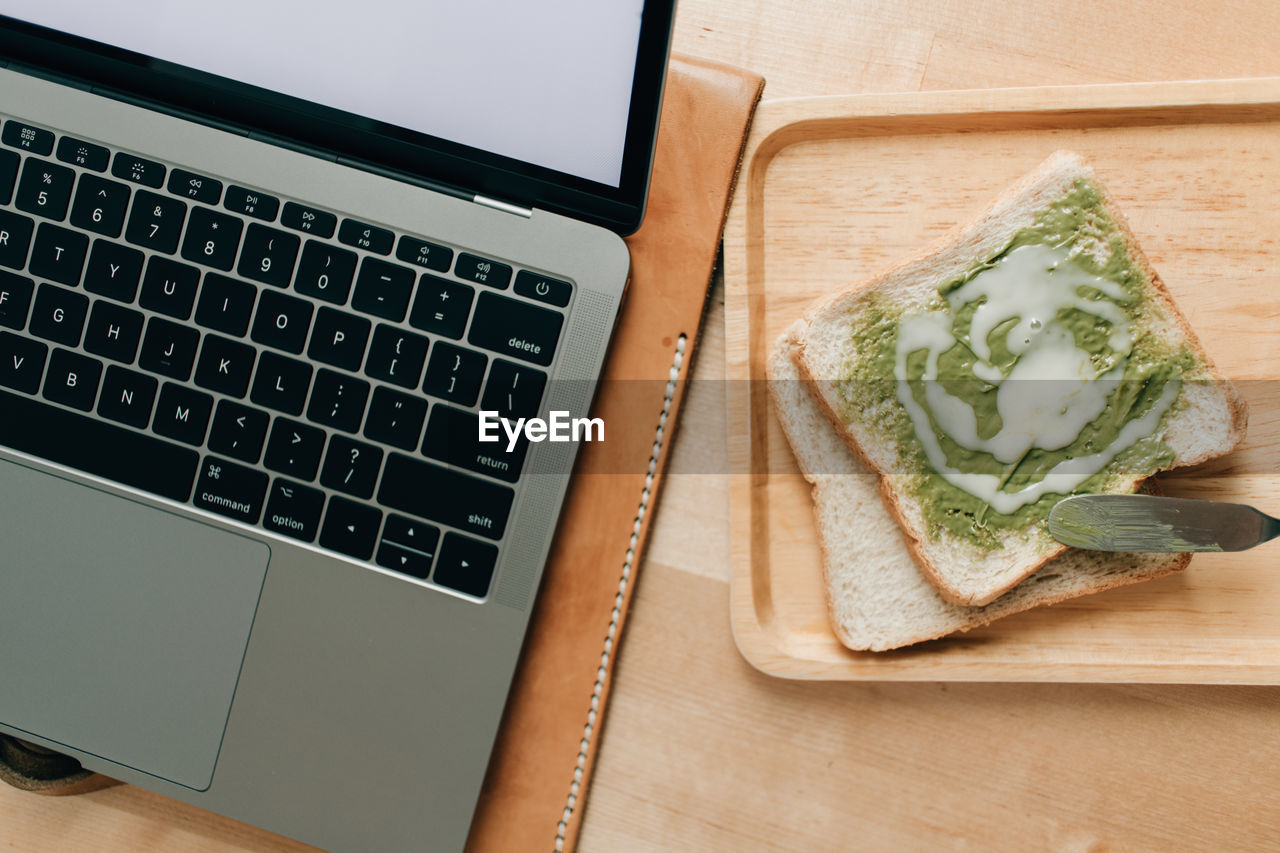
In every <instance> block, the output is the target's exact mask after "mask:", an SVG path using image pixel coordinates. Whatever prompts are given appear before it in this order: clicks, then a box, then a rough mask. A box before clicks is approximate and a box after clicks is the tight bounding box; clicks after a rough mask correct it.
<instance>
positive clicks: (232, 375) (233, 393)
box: [196, 335, 266, 431]
mask: <svg viewBox="0 0 1280 853" xmlns="http://www.w3.org/2000/svg"><path fill="white" fill-rule="evenodd" d="M257 355H258V354H257V352H256V351H255V350H254V348H253V347H251V346H249V345H248V344H242V343H239V342H238V341H231V340H227V339H226V338H222V337H219V336H217V335H205V337H204V348H203V349H201V350H200V361H199V363H197V365H196V384H197V385H199V386H200V387H201V388H208V389H209V390H210V391H216V392H217V393H219V394H226V395H227V396H229V397H243V396H244V395H245V392H247V391H248V390H249V378H250V377H251V376H253V361H254V359H255V358H256V357H257ZM263 417H266V416H265V415H264V416H263ZM262 428H263V430H264V431H265V430H266V424H265V423H264V424H263V425H262Z"/></svg>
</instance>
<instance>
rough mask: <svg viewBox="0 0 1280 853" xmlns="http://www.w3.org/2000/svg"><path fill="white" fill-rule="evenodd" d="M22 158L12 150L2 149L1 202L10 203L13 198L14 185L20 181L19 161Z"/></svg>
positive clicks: (0, 155) (0, 165)
mask: <svg viewBox="0 0 1280 853" xmlns="http://www.w3.org/2000/svg"><path fill="white" fill-rule="evenodd" d="M21 159H22V158H21V157H19V156H18V155H17V154H15V153H14V152H12V151H0V204H8V203H9V200H10V199H11V198H13V185H14V184H15V183H17V181H18V161H19V160H21Z"/></svg>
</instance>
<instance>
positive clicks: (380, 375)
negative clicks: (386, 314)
mask: <svg viewBox="0 0 1280 853" xmlns="http://www.w3.org/2000/svg"><path fill="white" fill-rule="evenodd" d="M426 359H427V339H426V338H424V337H422V336H421V335H415V334H413V333H412V332H405V331H401V330H400V329H397V328H394V327H392V326H383V325H379V326H378V328H377V329H375V330H374V332H373V344H372V345H371V346H370V347H369V359H368V361H366V362H365V366H364V372H365V373H366V374H367V375H369V376H372V377H373V378H374V379H381V380H383V381H384V382H390V383H392V384H394V385H399V386H400V387H402V388H413V387H416V386H417V384H418V377H419V376H421V375H422V363H423V362H424V361H426Z"/></svg>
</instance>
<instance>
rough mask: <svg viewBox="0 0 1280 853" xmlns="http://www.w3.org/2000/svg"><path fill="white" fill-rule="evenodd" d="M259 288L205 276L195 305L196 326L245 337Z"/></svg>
mask: <svg viewBox="0 0 1280 853" xmlns="http://www.w3.org/2000/svg"><path fill="white" fill-rule="evenodd" d="M257 296H258V288H256V287H254V286H253V285H252V284H249V283H247V282H243V281H238V280H237V279H234V278H227V277H226V276H224V275H218V274H217V273H206V274H205V277H204V286H203V287H201V288H200V302H199V304H197V305H196V323H197V324H198V325H201V326H205V327H207V328H210V329H213V330H215V331H218V332H225V333H226V334H228V335H235V336H236V337H238V338H242V337H244V333H245V332H247V331H248V330H249V318H250V317H251V316H253V302H254V300H255V299H256V298H257Z"/></svg>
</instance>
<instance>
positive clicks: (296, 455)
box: [262, 418, 324, 480]
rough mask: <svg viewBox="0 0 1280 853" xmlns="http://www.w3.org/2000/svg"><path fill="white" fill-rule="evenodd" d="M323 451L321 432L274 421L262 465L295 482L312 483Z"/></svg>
mask: <svg viewBox="0 0 1280 853" xmlns="http://www.w3.org/2000/svg"><path fill="white" fill-rule="evenodd" d="M323 451H324V430H322V429H317V428H316V427H313V426H307V425H306V424H300V423H298V422H296V421H291V420H289V419H288V418H276V421H275V423H274V424H272V425H271V438H269V439H268V440H267V455H266V456H265V457H264V458H263V460H262V464H263V465H265V466H267V467H268V468H270V469H271V470H272V471H276V472H278V473H281V474H286V475H288V476H290V477H296V478H298V479H299V480H314V479H315V478H316V470H317V469H318V468H319V467H320V454H321V452H323Z"/></svg>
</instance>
